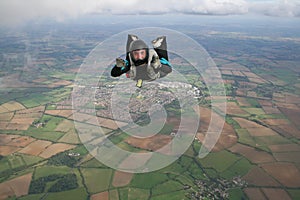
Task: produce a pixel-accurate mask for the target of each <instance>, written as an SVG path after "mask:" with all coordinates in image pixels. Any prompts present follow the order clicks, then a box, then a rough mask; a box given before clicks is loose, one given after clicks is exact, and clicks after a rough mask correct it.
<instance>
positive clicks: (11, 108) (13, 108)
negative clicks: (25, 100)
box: [1, 101, 26, 111]
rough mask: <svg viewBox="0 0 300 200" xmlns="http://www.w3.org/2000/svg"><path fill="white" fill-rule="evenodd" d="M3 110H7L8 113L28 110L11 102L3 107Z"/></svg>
mask: <svg viewBox="0 0 300 200" xmlns="http://www.w3.org/2000/svg"><path fill="white" fill-rule="evenodd" d="M1 106H2V107H3V108H5V109H7V110H8V111H16V110H22V109H26V108H25V107H24V106H23V105H22V104H20V103H19V102H16V101H10V102H7V103H4V104H2V105H1Z"/></svg>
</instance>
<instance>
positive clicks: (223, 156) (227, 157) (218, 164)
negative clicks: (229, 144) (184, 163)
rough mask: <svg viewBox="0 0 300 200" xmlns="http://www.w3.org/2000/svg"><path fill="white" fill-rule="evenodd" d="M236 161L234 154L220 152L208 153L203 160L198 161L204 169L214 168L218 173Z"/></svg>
mask: <svg viewBox="0 0 300 200" xmlns="http://www.w3.org/2000/svg"><path fill="white" fill-rule="evenodd" d="M237 160H238V158H237V156H236V155H235V154H232V153H230V152H228V151H225V150H224V151H220V152H217V153H210V154H208V155H207V156H206V157H205V158H203V159H200V163H201V164H202V165H203V167H205V168H214V169H216V170H217V171H218V172H222V171H224V170H226V169H227V168H228V167H229V166H231V165H233V164H234V163H235V162H236V161H237Z"/></svg>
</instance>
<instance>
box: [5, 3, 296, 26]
mask: <svg viewBox="0 0 300 200" xmlns="http://www.w3.org/2000/svg"><path fill="white" fill-rule="evenodd" d="M89 13H99V14H164V13H184V14H186V13H188V14H199V15H201V14H209V15H230V14H247V13H256V14H263V15H273V16H292V17H299V15H300V3H299V0H262V1H254V0H185V1H181V0H152V1H149V0H126V1H123V0H109V1H108V0H85V1H82V0H26V1H24V0H1V1H0V24H11V23H22V22H23V21H26V20H31V19H39V18H49V17H50V18H54V19H56V20H58V21H60V20H64V19H66V18H75V17H78V16H80V15H84V14H89Z"/></svg>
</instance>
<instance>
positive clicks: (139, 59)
mask: <svg viewBox="0 0 300 200" xmlns="http://www.w3.org/2000/svg"><path fill="white" fill-rule="evenodd" d="M152 45H153V49H149V47H148V45H147V44H146V43H145V42H144V41H143V40H140V39H139V38H138V37H137V36H135V35H128V40H127V46H126V59H125V60H123V59H122V58H117V59H116V64H115V66H114V67H113V68H112V70H111V76H113V77H117V76H121V75H122V74H124V73H126V76H127V77H129V78H131V79H132V80H135V81H137V84H136V86H137V87H142V82H143V80H147V81H152V80H155V79H157V78H161V77H164V76H166V75H167V74H169V73H171V72H172V66H171V64H170V63H169V61H168V52H167V43H166V37H165V36H162V37H158V38H157V39H155V40H153V41H152Z"/></svg>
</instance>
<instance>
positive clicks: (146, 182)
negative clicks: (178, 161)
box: [130, 172, 168, 189]
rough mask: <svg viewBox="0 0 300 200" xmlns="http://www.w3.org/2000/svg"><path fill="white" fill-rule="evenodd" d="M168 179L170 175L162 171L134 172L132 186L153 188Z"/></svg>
mask: <svg viewBox="0 0 300 200" xmlns="http://www.w3.org/2000/svg"><path fill="white" fill-rule="evenodd" d="M167 180H168V176H167V175H166V174H161V173H154V172H152V173H144V174H134V176H133V178H132V180H131V183H130V186H131V187H136V188H142V189H151V188H153V187H155V186H157V185H158V184H161V183H163V182H165V181H167Z"/></svg>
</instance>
